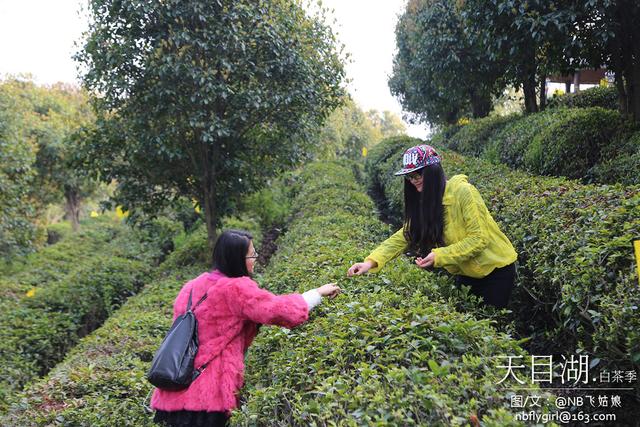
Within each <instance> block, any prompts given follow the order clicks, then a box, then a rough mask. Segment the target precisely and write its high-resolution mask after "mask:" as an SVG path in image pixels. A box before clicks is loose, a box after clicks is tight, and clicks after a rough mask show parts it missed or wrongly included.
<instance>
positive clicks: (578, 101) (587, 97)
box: [547, 86, 618, 110]
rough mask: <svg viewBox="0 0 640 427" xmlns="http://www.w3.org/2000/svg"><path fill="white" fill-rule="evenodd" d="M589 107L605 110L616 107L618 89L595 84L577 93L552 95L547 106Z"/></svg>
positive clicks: (615, 108)
mask: <svg viewBox="0 0 640 427" xmlns="http://www.w3.org/2000/svg"><path fill="white" fill-rule="evenodd" d="M559 107H567V108H589V107H601V108H605V109H607V110H617V109H618V91H617V90H616V88H615V87H614V86H609V87H602V86H596V87H592V88H590V89H586V90H581V91H580V92H577V93H567V94H564V95H554V96H553V98H551V99H550V100H549V103H548V104H547V108H559Z"/></svg>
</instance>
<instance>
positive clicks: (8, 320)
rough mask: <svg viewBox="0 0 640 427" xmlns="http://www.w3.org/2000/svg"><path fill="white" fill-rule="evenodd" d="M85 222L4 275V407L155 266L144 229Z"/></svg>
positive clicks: (0, 398)
mask: <svg viewBox="0 0 640 427" xmlns="http://www.w3.org/2000/svg"><path fill="white" fill-rule="evenodd" d="M84 225H85V227H83V230H82V231H81V232H80V233H76V234H72V235H69V236H67V237H66V238H64V239H63V240H62V241H60V242H58V243H57V244H55V245H53V246H50V247H47V248H45V249H43V250H42V251H39V252H37V253H35V254H32V255H30V257H29V258H28V259H27V260H26V261H25V263H24V264H23V265H22V266H14V271H13V272H12V273H13V274H8V275H6V276H4V277H3V278H2V279H1V280H0V285H1V290H0V291H1V295H2V298H1V299H0V312H1V313H2V314H1V315H0V329H1V330H2V331H3V332H2V340H0V369H1V370H2V371H3V372H5V375H4V376H3V378H2V381H1V382H0V409H3V408H4V407H5V406H6V403H7V399H8V398H9V397H10V396H11V394H12V393H13V392H15V391H16V390H19V389H20V388H21V387H22V386H24V385H25V384H26V383H27V382H28V381H30V380H31V379H33V378H36V377H38V376H40V375H42V374H44V373H46V372H47V371H49V370H50V369H51V368H52V367H53V366H55V364H56V363H58V362H59V361H61V360H62V359H63V357H64V356H65V354H66V353H67V351H68V350H69V349H70V348H72V347H73V346H74V345H75V344H76V342H77V341H78V339H79V338H81V337H82V336H84V335H87V334H88V333H89V332H91V331H93V330H94V329H96V328H97V327H98V326H100V325H101V324H102V323H103V322H104V320H106V319H107V318H108V317H109V316H110V315H111V314H112V313H113V312H114V310H115V309H116V308H117V307H119V306H120V305H122V303H123V302H124V301H125V300H126V299H127V298H128V297H129V296H131V295H134V294H135V293H136V292H137V291H138V290H139V288H140V286H141V285H142V283H143V281H144V280H145V279H146V277H147V276H148V274H149V272H150V268H149V267H150V265H149V264H150V261H151V256H150V252H151V251H150V249H151V245H150V243H149V242H140V241H138V237H139V236H140V232H134V231H132V230H129V229H127V228H126V227H124V226H123V225H117V223H114V222H113V219H107V218H100V219H99V220H98V219H96V220H92V221H91V222H90V223H85V224H84Z"/></svg>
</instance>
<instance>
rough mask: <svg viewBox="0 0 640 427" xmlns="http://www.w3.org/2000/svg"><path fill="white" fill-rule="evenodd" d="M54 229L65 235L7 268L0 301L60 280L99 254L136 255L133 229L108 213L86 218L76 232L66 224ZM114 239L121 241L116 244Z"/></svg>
mask: <svg viewBox="0 0 640 427" xmlns="http://www.w3.org/2000/svg"><path fill="white" fill-rule="evenodd" d="M52 228H53V229H55V230H61V232H60V233H59V234H61V235H62V236H64V237H63V238H62V239H61V240H60V241H58V242H57V243H55V244H52V245H49V246H45V247H44V248H43V249H41V250H40V251H38V252H35V253H32V254H30V255H28V256H27V257H25V258H24V259H23V260H19V261H16V262H14V263H13V264H12V265H11V266H8V267H5V269H4V271H3V272H2V277H0V300H2V301H3V300H5V299H13V300H18V299H20V298H22V297H23V296H24V294H25V293H26V292H28V291H29V290H31V289H32V288H34V287H35V288H37V287H42V286H46V284H47V283H49V282H55V281H57V280H59V279H60V278H61V277H63V276H65V275H67V274H69V273H70V272H71V271H72V270H74V269H76V268H77V267H78V265H81V264H82V263H84V262H87V261H89V260H91V258H93V257H94V256H95V255H97V254H98V255H99V254H103V255H116V256H125V257H127V258H131V257H133V256H134V254H133V250H131V245H130V244H129V243H128V242H130V241H132V240H133V241H135V240H134V239H132V231H131V230H130V229H129V228H128V227H125V226H124V225H122V224H121V223H120V221H118V220H114V218H109V217H108V216H106V215H103V216H100V217H98V218H91V219H88V220H86V221H83V223H82V227H81V228H80V231H79V232H78V233H74V234H72V233H70V232H68V231H67V230H66V229H65V228H66V227H64V225H63V224H61V225H57V224H56V225H55V226H53V227H52ZM56 234H58V233H56ZM114 241H117V244H112V243H113V242H114ZM135 248H136V249H138V246H135Z"/></svg>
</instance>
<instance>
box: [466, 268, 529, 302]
mask: <svg viewBox="0 0 640 427" xmlns="http://www.w3.org/2000/svg"><path fill="white" fill-rule="evenodd" d="M515 280H516V264H515V262H514V263H512V264H509V265H507V266H504V267H502V268H496V269H495V270H493V271H492V272H491V273H489V275H487V276H486V277H483V278H482V279H474V278H473V277H468V276H456V283H458V284H459V285H467V286H471V293H473V294H474V295H477V296H479V297H482V298H484V303H485V304H487V305H492V306H494V307H496V308H505V307H506V306H507V303H508V302H509V297H510V296H511V291H512V290H513V284H514V282H515Z"/></svg>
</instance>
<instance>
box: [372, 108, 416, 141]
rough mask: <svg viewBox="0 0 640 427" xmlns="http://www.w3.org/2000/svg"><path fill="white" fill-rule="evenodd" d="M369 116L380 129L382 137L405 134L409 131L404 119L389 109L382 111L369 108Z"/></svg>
mask: <svg viewBox="0 0 640 427" xmlns="http://www.w3.org/2000/svg"><path fill="white" fill-rule="evenodd" d="M367 116H368V117H369V120H370V121H371V122H372V123H373V126H374V127H376V128H377V129H379V130H380V134H381V138H389V137H392V136H399V135H404V134H405V133H406V132H407V127H406V126H405V125H404V123H403V122H402V119H400V117H398V116H397V115H395V114H393V113H392V112H391V111H389V110H385V111H383V112H382V113H381V112H379V111H378V110H369V111H367Z"/></svg>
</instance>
